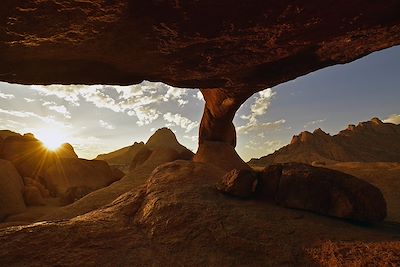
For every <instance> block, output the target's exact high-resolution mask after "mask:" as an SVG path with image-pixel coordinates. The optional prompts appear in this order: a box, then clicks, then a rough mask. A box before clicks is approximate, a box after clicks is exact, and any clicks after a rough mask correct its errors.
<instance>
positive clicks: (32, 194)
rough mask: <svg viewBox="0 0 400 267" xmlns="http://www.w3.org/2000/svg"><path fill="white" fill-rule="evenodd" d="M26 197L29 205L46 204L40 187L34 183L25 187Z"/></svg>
mask: <svg viewBox="0 0 400 267" xmlns="http://www.w3.org/2000/svg"><path fill="white" fill-rule="evenodd" d="M24 199H25V204H26V205H27V206H43V205H45V204H46V203H45V201H44V199H43V197H42V194H41V193H40V190H39V188H37V187H36V186H32V185H27V186H25V187H24Z"/></svg>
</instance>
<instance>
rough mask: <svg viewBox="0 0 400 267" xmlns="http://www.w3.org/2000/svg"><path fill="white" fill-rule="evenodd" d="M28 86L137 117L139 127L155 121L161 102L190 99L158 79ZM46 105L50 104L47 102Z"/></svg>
mask: <svg viewBox="0 0 400 267" xmlns="http://www.w3.org/2000/svg"><path fill="white" fill-rule="evenodd" d="M30 88H31V89H33V90H36V91H38V92H39V93H40V94H41V95H47V96H49V95H52V96H56V97H58V98H61V99H63V100H65V101H68V102H69V103H70V104H72V105H75V106H79V105H80V101H85V102H88V103H92V104H93V105H95V106H96V107H98V108H105V109H109V110H112V111H114V112H121V113H126V114H127V115H129V116H136V117H137V119H138V121H137V122H136V123H137V124H138V125H139V126H143V125H147V124H150V123H152V122H153V121H154V120H156V119H157V118H158V117H159V115H160V114H161V112H160V111H159V110H158V108H159V107H160V105H161V103H163V102H164V101H174V102H176V104H177V105H178V106H180V107H181V106H184V105H186V104H188V103H189V100H188V99H186V97H187V95H188V90H189V89H185V88H175V87H172V86H169V85H167V84H164V83H161V82H156V83H153V82H148V81H144V82H142V83H141V84H137V85H132V86H114V85H112V86H111V85H110V86H108V85H107V86H104V85H89V86H86V85H65V86H64V85H50V86H37V85H35V86H31V87H30ZM200 95H201V94H200ZM48 105H49V106H50V104H48ZM53 110H55V111H56V110H58V111H60V113H61V112H62V111H63V110H62V107H60V106H59V107H58V108H56V107H53ZM66 111H67V110H66ZM175 120H177V119H175ZM174 123H175V122H174ZM182 123H187V125H186V126H188V127H189V128H190V127H191V124H190V122H186V121H185V120H184V119H182ZM179 125H181V122H180V123H179Z"/></svg>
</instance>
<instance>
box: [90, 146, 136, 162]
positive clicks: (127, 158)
mask: <svg viewBox="0 0 400 267" xmlns="http://www.w3.org/2000/svg"><path fill="white" fill-rule="evenodd" d="M142 147H144V143H143V142H140V143H137V142H135V143H134V144H133V145H131V146H127V147H123V148H120V149H118V150H115V151H112V152H110V153H106V154H100V155H98V156H97V157H96V158H95V159H96V160H104V161H106V162H107V163H108V164H111V165H128V166H129V164H130V163H131V162H132V159H133V158H134V157H135V155H136V154H137V153H138V151H139V150H140V149H142Z"/></svg>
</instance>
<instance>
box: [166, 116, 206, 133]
mask: <svg viewBox="0 0 400 267" xmlns="http://www.w3.org/2000/svg"><path fill="white" fill-rule="evenodd" d="M163 117H164V120H165V121H167V122H169V123H170V124H169V125H171V124H172V125H174V124H175V125H176V126H179V127H181V128H183V129H185V132H186V133H188V132H190V131H191V130H193V129H194V128H196V127H197V126H198V125H199V123H198V122H197V121H191V120H190V119H188V118H186V117H183V116H182V115H181V114H172V113H171V112H168V113H166V114H164V116H163Z"/></svg>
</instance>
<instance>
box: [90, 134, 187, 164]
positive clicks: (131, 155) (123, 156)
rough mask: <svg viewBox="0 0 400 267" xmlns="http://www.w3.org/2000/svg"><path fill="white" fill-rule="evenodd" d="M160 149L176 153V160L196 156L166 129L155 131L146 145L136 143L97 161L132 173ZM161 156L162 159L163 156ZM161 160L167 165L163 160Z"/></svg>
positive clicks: (99, 157) (101, 156) (100, 157)
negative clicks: (102, 161) (105, 162)
mask: <svg viewBox="0 0 400 267" xmlns="http://www.w3.org/2000/svg"><path fill="white" fill-rule="evenodd" d="M160 148H163V149H164V150H165V149H167V150H171V149H172V150H174V151H176V152H177V153H178V154H179V155H178V156H176V157H175V159H183V160H191V159H192V158H193V155H194V153H193V152H192V151H190V150H189V149H187V148H186V147H184V146H183V145H181V144H180V143H179V142H178V140H177V139H176V136H175V134H174V133H173V132H172V131H171V130H170V129H168V128H165V127H164V128H160V129H158V130H157V131H155V132H154V133H153V134H152V135H151V136H150V138H149V139H148V140H147V142H146V143H143V142H140V143H136V142H135V143H134V144H133V145H132V146H128V147H124V148H121V149H118V150H116V151H113V152H110V153H107V154H101V155H99V156H97V157H96V159H100V160H104V161H107V162H108V163H109V164H112V165H116V166H118V167H122V168H123V169H126V170H127V171H128V170H129V171H131V170H134V169H135V168H137V167H139V166H140V165H142V164H143V163H144V162H145V161H146V160H147V159H148V158H149V157H150V156H151V155H152V153H153V151H155V150H157V149H160ZM160 156H161V157H162V155H160ZM154 157H155V155H153V159H154ZM160 160H161V162H162V163H165V161H164V160H163V159H160Z"/></svg>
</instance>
